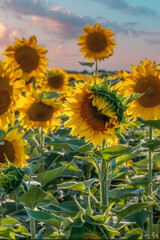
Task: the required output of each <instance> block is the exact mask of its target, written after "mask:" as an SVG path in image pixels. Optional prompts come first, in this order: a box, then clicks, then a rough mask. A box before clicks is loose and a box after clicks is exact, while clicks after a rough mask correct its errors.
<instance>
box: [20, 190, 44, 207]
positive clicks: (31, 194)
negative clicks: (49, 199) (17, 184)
mask: <svg viewBox="0 0 160 240" xmlns="http://www.w3.org/2000/svg"><path fill="white" fill-rule="evenodd" d="M46 195H47V194H46V193H45V192H44V191H43V190H42V189H40V188H39V187H37V186H34V187H32V188H31V189H30V190H28V191H27V192H25V193H24V194H23V195H22V196H21V197H20V201H21V202H23V203H25V204H26V205H27V206H28V207H29V208H30V209H34V208H35V207H36V206H37V205H38V204H39V203H40V202H41V201H42V200H43V199H44V198H45V196H46Z"/></svg>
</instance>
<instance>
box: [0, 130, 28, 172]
mask: <svg viewBox="0 0 160 240" xmlns="http://www.w3.org/2000/svg"><path fill="white" fill-rule="evenodd" d="M23 135H24V134H23V133H18V129H17V128H15V129H13V130H11V131H10V132H8V133H7V134H6V135H5V137H4V138H3V144H2V143H1V145H0V163H1V164H7V161H6V158H7V159H8V160H9V162H11V163H13V164H15V165H16V166H20V165H21V166H22V167H24V166H26V165H28V163H27V161H26V160H27V159H28V158H29V157H28V156H27V155H26V154H25V149H24V147H25V146H26V145H28V143H26V142H24V141H23V140H22V137H23Z"/></svg>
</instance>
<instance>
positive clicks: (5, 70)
mask: <svg viewBox="0 0 160 240" xmlns="http://www.w3.org/2000/svg"><path fill="white" fill-rule="evenodd" d="M21 75H22V71H21V70H14V69H13V68H12V66H11V65H10V64H8V63H4V62H1V61H0V128H1V129H3V130H4V131H7V130H8V124H9V123H10V124H11V125H13V123H14V121H15V118H14V110H15V106H16V101H17V99H18V98H19V96H20V94H21V89H22V87H23V86H24V81H22V80H20V81H19V83H18V84H17V82H15V80H16V79H17V78H20V77H21Z"/></svg>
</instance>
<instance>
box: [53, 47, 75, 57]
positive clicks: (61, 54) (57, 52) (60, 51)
mask: <svg viewBox="0 0 160 240" xmlns="http://www.w3.org/2000/svg"><path fill="white" fill-rule="evenodd" d="M52 55H53V56H58V57H70V56H71V54H70V53H69V52H67V50H66V49H65V47H64V45H63V44H60V45H59V46H58V47H57V48H55V49H54V50H53V51H52Z"/></svg>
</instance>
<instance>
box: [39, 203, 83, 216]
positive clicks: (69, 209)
mask: <svg viewBox="0 0 160 240" xmlns="http://www.w3.org/2000/svg"><path fill="white" fill-rule="evenodd" d="M41 208H42V209H44V210H46V211H48V212H53V213H57V214H67V215H69V216H75V215H76V214H77V213H78V212H79V208H78V206H77V204H76V203H75V202H73V201H70V202H67V201H66V202H62V203H60V204H48V205H46V206H42V207H41Z"/></svg>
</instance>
